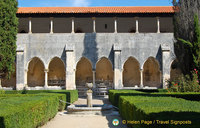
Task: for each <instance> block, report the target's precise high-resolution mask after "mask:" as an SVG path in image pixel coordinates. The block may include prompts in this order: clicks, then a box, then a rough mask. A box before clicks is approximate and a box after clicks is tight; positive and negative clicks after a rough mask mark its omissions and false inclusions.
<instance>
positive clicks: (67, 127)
mask: <svg viewBox="0 0 200 128" xmlns="http://www.w3.org/2000/svg"><path fill="white" fill-rule="evenodd" d="M93 103H94V104H105V103H106V104H110V103H109V101H108V98H96V99H95V98H94V99H93ZM74 104H86V99H84V98H79V100H78V101H76V102H75V103H74ZM113 119H118V120H119V122H120V124H119V125H118V126H114V125H113V124H112V121H113ZM41 128H127V127H126V126H125V125H123V124H122V119H121V117H120V115H119V113H118V111H116V110H115V109H112V110H109V111H104V112H100V113H99V112H97V113H94V112H83V113H79V114H68V113H67V111H63V112H59V113H58V114H57V115H56V117H55V118H54V119H52V120H51V121H49V122H48V123H47V124H46V125H44V126H42V127H41Z"/></svg>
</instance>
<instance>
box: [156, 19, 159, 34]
mask: <svg viewBox="0 0 200 128" xmlns="http://www.w3.org/2000/svg"><path fill="white" fill-rule="evenodd" d="M156 19H157V33H160V18H159V17H156Z"/></svg>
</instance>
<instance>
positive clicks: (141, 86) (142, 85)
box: [140, 69, 144, 88]
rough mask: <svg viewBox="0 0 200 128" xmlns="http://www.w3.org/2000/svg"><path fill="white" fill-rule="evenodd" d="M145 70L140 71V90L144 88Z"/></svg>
mask: <svg viewBox="0 0 200 128" xmlns="http://www.w3.org/2000/svg"><path fill="white" fill-rule="evenodd" d="M143 87H144V84H143V69H140V88H143Z"/></svg>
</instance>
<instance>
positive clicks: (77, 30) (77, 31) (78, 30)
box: [75, 28, 83, 33]
mask: <svg viewBox="0 0 200 128" xmlns="http://www.w3.org/2000/svg"><path fill="white" fill-rule="evenodd" d="M75 33H83V31H82V30H81V28H77V29H76V31H75Z"/></svg>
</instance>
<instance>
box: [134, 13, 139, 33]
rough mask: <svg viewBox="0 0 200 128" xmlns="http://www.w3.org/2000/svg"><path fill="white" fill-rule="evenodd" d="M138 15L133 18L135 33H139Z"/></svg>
mask: <svg viewBox="0 0 200 128" xmlns="http://www.w3.org/2000/svg"><path fill="white" fill-rule="evenodd" d="M138 19H139V18H138V17H136V18H135V27H136V30H135V33H139V22H138Z"/></svg>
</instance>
